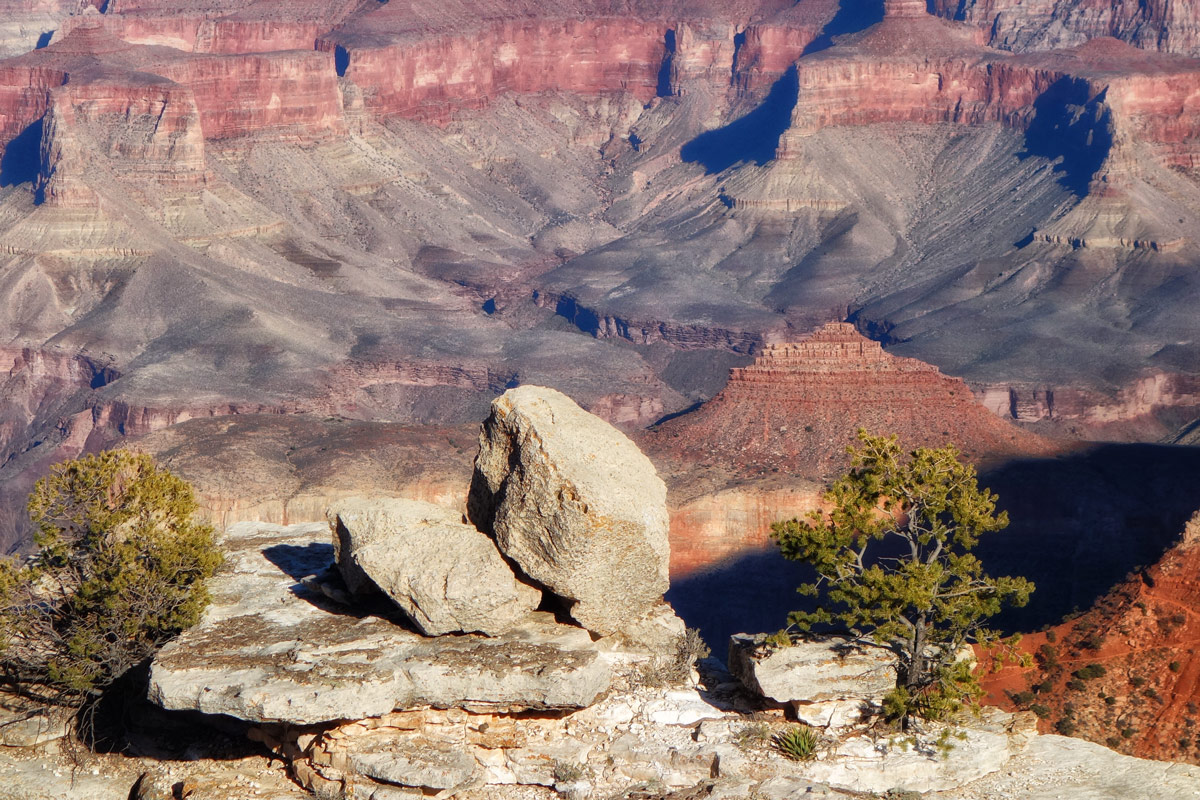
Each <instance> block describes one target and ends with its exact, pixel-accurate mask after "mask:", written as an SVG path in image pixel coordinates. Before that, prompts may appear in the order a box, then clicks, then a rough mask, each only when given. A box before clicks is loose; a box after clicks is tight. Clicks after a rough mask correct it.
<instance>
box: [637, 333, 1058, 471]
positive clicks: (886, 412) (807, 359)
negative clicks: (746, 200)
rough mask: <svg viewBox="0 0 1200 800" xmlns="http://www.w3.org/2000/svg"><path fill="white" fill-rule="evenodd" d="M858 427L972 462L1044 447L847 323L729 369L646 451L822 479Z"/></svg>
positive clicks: (958, 384)
mask: <svg viewBox="0 0 1200 800" xmlns="http://www.w3.org/2000/svg"><path fill="white" fill-rule="evenodd" d="M859 428H866V429H867V430H869V431H871V432H873V433H897V434H899V435H900V438H901V441H902V443H903V444H904V445H905V446H911V447H917V446H940V445H944V444H947V443H954V444H956V445H957V446H958V447H959V448H960V449H962V450H963V452H964V453H965V454H966V455H967V456H968V457H969V458H972V459H976V460H979V459H983V458H987V457H996V456H1012V455H1017V454H1030V453H1041V452H1047V451H1048V450H1049V449H1050V448H1049V445H1048V444H1047V443H1046V442H1045V441H1044V440H1042V439H1040V438H1038V437H1036V436H1033V435H1032V434H1028V433H1026V432H1024V431H1022V430H1020V429H1018V428H1016V427H1015V426H1013V425H1010V424H1008V423H1006V422H1004V421H1003V420H1001V419H999V418H997V417H996V416H994V415H993V414H992V413H990V412H989V411H988V410H987V409H986V408H984V407H983V406H982V405H980V404H979V403H978V402H976V400H975V398H974V396H973V395H972V393H971V391H970V389H968V388H967V386H966V384H964V383H963V382H962V381H961V380H959V379H957V378H950V377H947V376H945V375H942V374H941V373H940V372H938V370H937V368H936V367H934V366H932V365H930V364H925V363H923V362H921V361H917V360H915V359H911V358H896V357H894V356H892V355H889V354H888V353H886V352H884V351H883V349H882V348H881V347H880V345H879V343H878V342H873V341H871V340H869V339H866V338H864V337H863V336H861V335H860V334H859V333H858V332H857V331H856V330H855V329H854V326H852V325H849V324H846V323H830V324H829V325H826V326H825V327H824V328H821V329H820V330H818V331H816V332H815V333H813V334H811V335H810V336H808V337H807V338H805V339H802V340H800V341H798V342H794V343H790V344H782V345H774V346H769V347H767V348H766V349H765V350H764V351H763V353H762V355H760V356H759V357H758V358H757V359H756V360H755V362H754V363H753V364H752V365H750V366H748V367H743V368H739V369H734V370H732V371H731V373H730V378H729V383H728V384H727V385H726V387H725V388H724V389H723V390H722V391H721V392H720V394H718V395H717V396H716V397H714V398H713V399H712V400H711V401H710V402H708V403H706V404H705V405H703V406H702V407H701V408H700V409H699V410H697V411H695V412H693V413H691V414H686V415H684V416H682V417H678V418H676V419H673V420H670V421H668V422H666V423H664V424H663V425H662V426H661V427H660V428H659V429H658V430H657V431H656V432H655V433H653V434H651V435H649V436H647V446H648V447H649V448H650V449H652V450H654V451H657V452H659V453H669V454H673V455H675V456H676V457H677V458H680V460H689V459H690V460H692V461H695V462H697V463H717V464H720V465H722V467H728V468H732V469H734V470H735V471H737V472H739V473H750V474H763V473H768V472H777V471H778V472H787V473H791V474H796V475H802V476H806V477H811V478H824V477H826V476H828V475H829V474H831V473H832V472H834V471H836V470H838V469H840V468H841V467H843V465H844V464H845V458H846V456H845V448H846V446H847V445H849V444H851V443H853V442H854V436H855V432H856V431H857V430H858V429H859Z"/></svg>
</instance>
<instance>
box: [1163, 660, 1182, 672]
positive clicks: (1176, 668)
mask: <svg viewBox="0 0 1200 800" xmlns="http://www.w3.org/2000/svg"><path fill="white" fill-rule="evenodd" d="M1167 669H1169V670H1171V672H1179V670H1181V669H1183V664H1181V663H1179V662H1178V661H1172V662H1171V663H1170V664H1167Z"/></svg>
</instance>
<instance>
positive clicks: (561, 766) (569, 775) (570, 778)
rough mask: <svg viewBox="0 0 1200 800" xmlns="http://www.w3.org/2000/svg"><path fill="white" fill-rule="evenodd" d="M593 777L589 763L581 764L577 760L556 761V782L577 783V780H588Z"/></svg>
mask: <svg viewBox="0 0 1200 800" xmlns="http://www.w3.org/2000/svg"><path fill="white" fill-rule="evenodd" d="M591 777H592V768H591V767H589V766H588V765H587V764H580V763H578V762H575V761H555V762H554V782H555V783H575V782H576V781H583V780H588V779H589V778H591Z"/></svg>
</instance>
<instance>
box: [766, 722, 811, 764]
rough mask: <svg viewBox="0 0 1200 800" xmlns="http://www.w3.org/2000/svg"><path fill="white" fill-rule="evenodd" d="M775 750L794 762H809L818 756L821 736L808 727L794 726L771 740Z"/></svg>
mask: <svg viewBox="0 0 1200 800" xmlns="http://www.w3.org/2000/svg"><path fill="white" fill-rule="evenodd" d="M771 741H772V743H773V744H774V745H775V749H776V750H778V751H779V752H781V753H783V754H784V755H785V756H787V757H788V758H790V759H792V760H793V761H808V760H809V759H811V758H814V757H815V756H816V755H817V746H818V745H819V744H820V743H821V735H820V734H819V733H817V731H816V729H815V728H811V727H809V726H808V725H793V726H792V727H790V728H788V729H787V730H786V731H782V732H780V733H777V734H775V735H774V736H773V737H772V738H771Z"/></svg>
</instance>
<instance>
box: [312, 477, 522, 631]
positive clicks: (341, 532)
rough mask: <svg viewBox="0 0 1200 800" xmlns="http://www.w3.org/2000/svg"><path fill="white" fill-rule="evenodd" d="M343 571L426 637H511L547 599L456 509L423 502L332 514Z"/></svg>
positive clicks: (362, 502) (377, 502) (347, 508)
mask: <svg viewBox="0 0 1200 800" xmlns="http://www.w3.org/2000/svg"><path fill="white" fill-rule="evenodd" d="M328 517H329V524H330V527H331V528H332V530H333V544H334V551H335V557H336V559H337V564H338V569H339V570H340V571H341V573H342V577H343V578H344V579H345V580H346V584H347V586H348V587H351V588H352V590H354V591H358V592H361V591H362V588H363V579H364V578H365V579H366V580H367V581H369V583H370V585H371V586H372V587H378V588H379V589H380V590H382V591H383V592H384V594H386V595H387V596H388V597H390V598H391V599H392V601H393V602H395V603H396V605H398V606H399V607H400V608H401V609H402V610H403V611H404V613H405V614H406V615H407V616H408V617H409V619H411V620H412V622H413V624H414V625H416V626H417V628H418V629H419V630H420V631H421V632H422V633H424V634H425V635H426V636H440V635H442V634H446V633H484V634H487V635H489V636H494V635H497V634H501V633H504V632H505V631H507V630H509V629H510V628H512V627H513V626H514V625H516V624H518V623H519V622H521V621H522V620H524V619H525V618H526V617H527V616H528V615H529V612H531V611H533V610H534V609H535V608H537V606H538V603H540V602H541V599H542V593H541V592H540V591H539V590H537V589H535V588H533V587H532V586H529V585H527V584H524V583H521V582H520V581H519V580H517V578H516V576H515V575H514V574H513V571H512V568H511V567H509V566H508V564H507V563H506V562H505V561H504V558H503V557H502V556H501V555H500V552H499V551H498V550H497V549H496V545H495V543H494V542H492V540H491V539H489V538H488V537H487V536H485V535H484V534H482V533H480V532H479V531H478V530H476V529H475V528H473V527H471V526H470V525H467V524H465V523H464V522H463V521H462V515H461V514H460V513H459V512H457V511H454V510H452V509H449V508H445V507H442V506H436V505H433V504H432V503H423V502H420V501H418V500H399V499H366V498H357V499H353V500H344V501H341V502H338V503H335V504H334V505H333V506H332V507H330V509H329V512H328Z"/></svg>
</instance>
